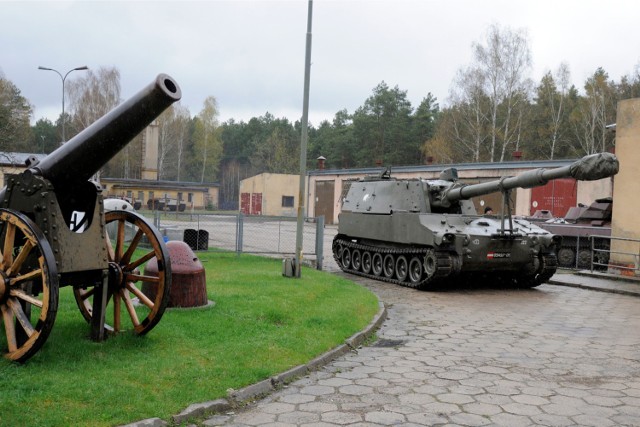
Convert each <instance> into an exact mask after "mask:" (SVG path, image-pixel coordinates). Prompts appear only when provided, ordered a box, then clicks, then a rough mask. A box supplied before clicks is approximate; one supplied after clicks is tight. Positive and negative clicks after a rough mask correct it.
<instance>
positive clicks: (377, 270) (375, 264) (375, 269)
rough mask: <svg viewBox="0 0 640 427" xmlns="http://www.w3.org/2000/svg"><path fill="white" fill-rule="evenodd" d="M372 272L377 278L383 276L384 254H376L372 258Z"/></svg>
mask: <svg viewBox="0 0 640 427" xmlns="http://www.w3.org/2000/svg"><path fill="white" fill-rule="evenodd" d="M371 271H372V273H373V274H374V275H376V276H381V275H382V254H379V253H377V252H376V253H375V254H373V257H372V258H371Z"/></svg>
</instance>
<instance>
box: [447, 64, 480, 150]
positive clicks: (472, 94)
mask: <svg viewBox="0 0 640 427" xmlns="http://www.w3.org/2000/svg"><path fill="white" fill-rule="evenodd" d="M484 87H485V75H484V74H483V73H482V72H481V70H479V69H478V68H468V69H466V70H461V71H458V74H457V76H456V79H455V84H454V88H453V89H452V90H451V93H450V102H451V104H452V105H453V107H452V108H451V109H450V110H449V111H448V112H447V115H448V117H449V119H450V123H449V124H450V126H448V128H449V132H448V135H449V137H450V138H451V139H452V140H453V141H455V143H456V144H457V145H460V146H462V147H464V149H465V150H467V151H469V152H470V153H471V157H472V161H474V162H479V161H480V151H481V147H482V145H483V144H484V142H485V140H486V126H487V122H488V120H487V119H488V116H487V106H486V104H487V102H486V101H487V97H486V95H485V92H484Z"/></svg>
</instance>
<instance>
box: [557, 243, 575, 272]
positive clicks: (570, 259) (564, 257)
mask: <svg viewBox="0 0 640 427" xmlns="http://www.w3.org/2000/svg"><path fill="white" fill-rule="evenodd" d="M558 265H560V267H568V268H575V266H576V252H575V249H573V248H570V247H568V246H564V247H562V248H560V250H558Z"/></svg>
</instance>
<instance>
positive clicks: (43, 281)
mask: <svg viewBox="0 0 640 427" xmlns="http://www.w3.org/2000/svg"><path fill="white" fill-rule="evenodd" d="M0 251H1V252H2V253H1V254H0V310H1V311H2V320H3V324H4V332H5V333H4V334H2V333H0V347H1V348H2V351H3V352H4V356H5V357H6V358H8V359H11V360H15V361H17V362H24V361H26V360H27V359H29V358H30V357H31V356H33V355H34V354H35V353H36V352H37V351H38V350H39V349H40V348H41V347H42V345H43V344H44V343H45V341H46V340H47V338H48V337H49V333H50V332H51V328H52V327H53V323H54V322H55V319H56V313H57V311H58V270H57V268H56V260H55V258H54V255H53V251H52V250H51V246H50V245H49V242H48V241H47V239H46V238H45V237H44V234H43V233H42V232H41V231H40V229H39V228H38V227H37V226H36V225H35V224H34V223H33V222H32V221H31V220H30V219H29V218H28V217H26V216H24V215H22V214H20V213H17V212H12V211H7V210H4V209H0Z"/></svg>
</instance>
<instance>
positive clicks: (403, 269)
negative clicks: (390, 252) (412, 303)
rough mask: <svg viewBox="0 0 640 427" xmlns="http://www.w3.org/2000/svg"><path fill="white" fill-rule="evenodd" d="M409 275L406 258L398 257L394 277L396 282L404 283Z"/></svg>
mask: <svg viewBox="0 0 640 427" xmlns="http://www.w3.org/2000/svg"><path fill="white" fill-rule="evenodd" d="M408 274H409V263H408V262H407V258H406V257H405V256H404V255H400V256H399V257H398V258H397V259H396V276H397V277H398V280H399V281H401V282H404V281H405V280H407V275H408Z"/></svg>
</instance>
